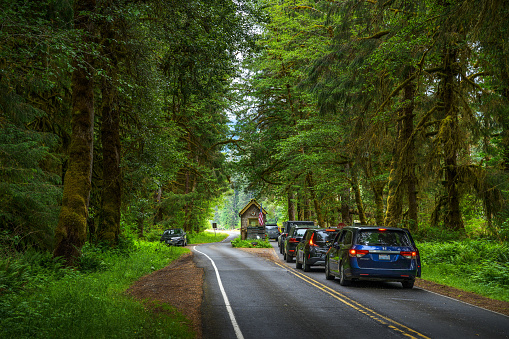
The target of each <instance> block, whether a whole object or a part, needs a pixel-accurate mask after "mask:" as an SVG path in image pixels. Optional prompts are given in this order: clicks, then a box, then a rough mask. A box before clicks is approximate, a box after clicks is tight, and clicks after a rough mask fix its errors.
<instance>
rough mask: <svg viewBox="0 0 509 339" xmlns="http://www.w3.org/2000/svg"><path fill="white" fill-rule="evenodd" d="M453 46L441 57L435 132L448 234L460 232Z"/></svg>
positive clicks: (456, 72) (456, 74)
mask: <svg viewBox="0 0 509 339" xmlns="http://www.w3.org/2000/svg"><path fill="white" fill-rule="evenodd" d="M457 55H458V51H457V46H456V43H455V42H454V41H448V42H447V44H446V46H445V50H444V54H443V58H444V61H443V73H442V74H443V75H442V80H441V84H440V88H441V89H440V92H439V97H440V101H441V102H442V103H443V105H444V115H445V118H444V119H442V122H441V125H440V131H439V142H441V144H442V148H443V156H444V172H445V173H444V179H445V188H446V191H447V204H446V210H445V215H444V225H445V227H446V228H448V229H451V230H455V231H457V230H464V225H463V220H462V217H461V210H460V192H459V189H458V184H459V180H458V163H457V158H458V151H459V136H460V133H461V131H460V130H459V128H458V126H459V123H458V106H457V102H456V94H455V90H456V88H457V87H458V85H457V84H455V81H457V80H456V79H457V77H458V69H457V67H458V62H457Z"/></svg>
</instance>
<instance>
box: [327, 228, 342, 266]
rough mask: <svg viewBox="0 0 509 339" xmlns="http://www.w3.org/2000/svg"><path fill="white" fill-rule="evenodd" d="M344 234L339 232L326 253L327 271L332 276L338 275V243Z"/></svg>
mask: <svg viewBox="0 0 509 339" xmlns="http://www.w3.org/2000/svg"><path fill="white" fill-rule="evenodd" d="M344 233H345V231H341V232H339V233H338V234H337V235H336V237H335V238H334V241H333V242H332V246H331V248H330V249H329V253H328V260H329V269H330V271H331V273H332V274H338V273H339V269H338V268H339V254H340V243H341V239H342V238H343V234H344Z"/></svg>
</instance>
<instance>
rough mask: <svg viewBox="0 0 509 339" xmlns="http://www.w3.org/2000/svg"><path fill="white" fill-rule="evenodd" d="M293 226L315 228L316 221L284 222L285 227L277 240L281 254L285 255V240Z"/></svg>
mask: <svg viewBox="0 0 509 339" xmlns="http://www.w3.org/2000/svg"><path fill="white" fill-rule="evenodd" d="M292 226H311V227H314V226H315V222H314V221H306V220H290V221H285V222H283V227H282V228H281V234H280V235H279V237H278V238H277V245H278V246H279V253H281V254H284V253H285V240H286V236H287V235H288V232H290V228H291V227H292Z"/></svg>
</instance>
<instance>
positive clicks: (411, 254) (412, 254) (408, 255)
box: [399, 251, 417, 259]
mask: <svg viewBox="0 0 509 339" xmlns="http://www.w3.org/2000/svg"><path fill="white" fill-rule="evenodd" d="M399 254H401V255H402V256H403V257H405V258H406V259H416V258H417V251H401V252H399Z"/></svg>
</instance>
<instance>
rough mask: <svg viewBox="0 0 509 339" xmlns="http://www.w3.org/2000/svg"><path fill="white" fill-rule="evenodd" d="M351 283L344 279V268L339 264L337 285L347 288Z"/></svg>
mask: <svg viewBox="0 0 509 339" xmlns="http://www.w3.org/2000/svg"><path fill="white" fill-rule="evenodd" d="M351 283H352V281H351V280H349V279H347V278H346V277H345V267H344V266H343V263H341V264H340V266H339V284H340V285H341V286H349V285H350V284H351Z"/></svg>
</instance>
